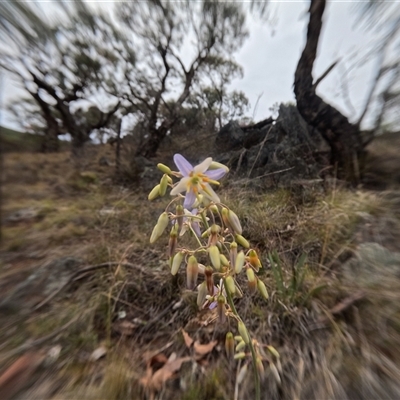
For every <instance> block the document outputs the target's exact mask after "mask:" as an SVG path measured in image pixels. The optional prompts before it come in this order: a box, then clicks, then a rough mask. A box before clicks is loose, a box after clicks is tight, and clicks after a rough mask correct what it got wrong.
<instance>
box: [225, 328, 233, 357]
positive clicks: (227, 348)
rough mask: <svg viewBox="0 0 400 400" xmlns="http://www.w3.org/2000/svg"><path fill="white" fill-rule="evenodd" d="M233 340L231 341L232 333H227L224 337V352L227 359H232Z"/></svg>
mask: <svg viewBox="0 0 400 400" xmlns="http://www.w3.org/2000/svg"><path fill="white" fill-rule="evenodd" d="M234 349H235V340H234V339H233V334H232V332H228V333H227V334H226V336H225V351H226V355H227V357H228V358H232V357H233V355H234Z"/></svg>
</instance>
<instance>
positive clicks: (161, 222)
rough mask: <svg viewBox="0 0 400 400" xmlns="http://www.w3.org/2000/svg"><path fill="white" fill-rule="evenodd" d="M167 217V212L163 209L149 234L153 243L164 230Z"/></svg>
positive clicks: (166, 224) (167, 220)
mask: <svg viewBox="0 0 400 400" xmlns="http://www.w3.org/2000/svg"><path fill="white" fill-rule="evenodd" d="M168 223H169V218H168V214H167V213H166V212H165V211H164V212H163V213H162V214H161V215H160V216H159V217H158V221H157V223H156V226H155V227H154V228H153V232H152V233H151V236H150V243H154V242H155V241H156V240H157V239H158V238H159V237H160V236H161V235H162V234H163V233H164V231H165V228H166V227H167V226H168Z"/></svg>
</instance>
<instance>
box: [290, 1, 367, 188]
mask: <svg viewBox="0 0 400 400" xmlns="http://www.w3.org/2000/svg"><path fill="white" fill-rule="evenodd" d="M324 9H325V0H311V6H310V10H309V12H310V21H309V24H308V30H307V42H306V45H305V47H304V50H303V53H302V55H301V57H300V60H299V63H298V65H297V69H296V73H295V82H294V93H295V95H296V100H297V108H298V110H299V112H300V114H301V115H302V117H303V118H304V120H305V121H306V122H307V123H308V124H309V125H311V126H313V127H315V128H317V129H318V131H319V132H320V133H321V135H322V136H323V137H324V138H325V140H326V141H327V142H328V144H329V145H330V147H331V164H332V166H333V168H334V172H335V173H336V175H337V177H339V178H340V179H345V180H348V181H350V182H352V183H358V182H359V180H360V177H361V174H362V169H363V159H364V153H365V151H364V145H363V142H362V139H361V133H360V129H359V126H358V125H353V124H351V123H350V122H349V121H348V119H347V118H346V117H345V116H344V115H342V114H341V113H340V112H339V111H338V110H336V109H335V108H334V107H332V106H331V105H329V104H327V103H325V102H324V101H323V100H322V99H321V98H320V97H319V96H318V95H317V94H316V85H315V84H313V76H312V69H313V65H314V61H315V59H316V55H317V47H318V41H319V36H320V33H321V28H322V15H323V13H324Z"/></svg>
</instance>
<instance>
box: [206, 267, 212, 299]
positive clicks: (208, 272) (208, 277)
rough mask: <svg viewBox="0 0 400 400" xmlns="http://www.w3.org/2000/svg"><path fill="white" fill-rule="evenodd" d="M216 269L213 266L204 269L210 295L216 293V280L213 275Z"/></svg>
mask: <svg viewBox="0 0 400 400" xmlns="http://www.w3.org/2000/svg"><path fill="white" fill-rule="evenodd" d="M213 272H214V270H213V269H212V267H206V268H205V269H204V275H205V276H206V285H207V291H208V294H209V295H210V296H213V295H214V280H213V277H212V274H213Z"/></svg>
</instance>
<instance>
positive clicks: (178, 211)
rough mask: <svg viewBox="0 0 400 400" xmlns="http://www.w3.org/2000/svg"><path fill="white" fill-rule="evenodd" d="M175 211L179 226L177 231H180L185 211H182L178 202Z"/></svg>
mask: <svg viewBox="0 0 400 400" xmlns="http://www.w3.org/2000/svg"><path fill="white" fill-rule="evenodd" d="M175 212H176V216H177V218H176V221H177V222H178V227H179V232H180V231H181V230H182V225H183V216H184V214H185V211H184V209H183V207H182V206H181V205H180V204H178V205H177V206H176V209H175Z"/></svg>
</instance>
